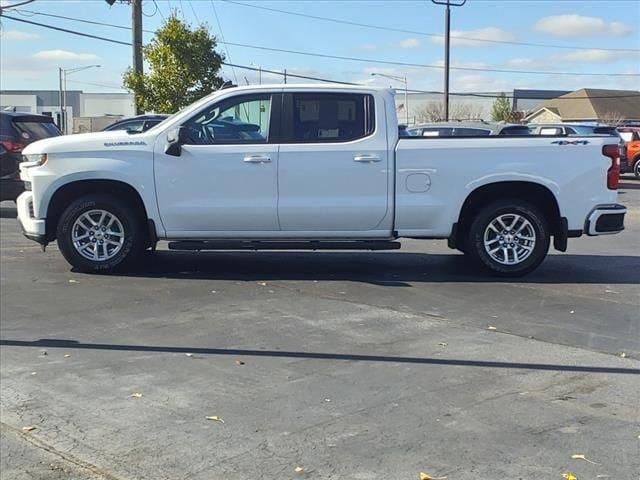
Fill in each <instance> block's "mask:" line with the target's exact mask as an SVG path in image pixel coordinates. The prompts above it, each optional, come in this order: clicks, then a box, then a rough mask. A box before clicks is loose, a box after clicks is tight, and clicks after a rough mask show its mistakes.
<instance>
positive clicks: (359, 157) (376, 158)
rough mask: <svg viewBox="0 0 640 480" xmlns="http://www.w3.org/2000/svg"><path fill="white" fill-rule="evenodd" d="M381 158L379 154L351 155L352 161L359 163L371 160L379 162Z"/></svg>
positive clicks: (370, 161) (371, 161)
mask: <svg viewBox="0 0 640 480" xmlns="http://www.w3.org/2000/svg"><path fill="white" fill-rule="evenodd" d="M381 160H382V159H381V158H380V156H379V155H356V156H355V157H353V161H354V162H360V163H373V162H379V161H381Z"/></svg>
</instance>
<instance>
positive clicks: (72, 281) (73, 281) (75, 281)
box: [69, 279, 79, 283]
mask: <svg viewBox="0 0 640 480" xmlns="http://www.w3.org/2000/svg"><path fill="white" fill-rule="evenodd" d="M69 283H79V282H78V280H74V279H71V280H69Z"/></svg>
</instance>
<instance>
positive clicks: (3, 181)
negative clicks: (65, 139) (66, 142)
mask: <svg viewBox="0 0 640 480" xmlns="http://www.w3.org/2000/svg"><path fill="white" fill-rule="evenodd" d="M58 135H62V132H60V130H59V129H58V127H57V126H56V124H55V123H53V118H51V117H48V116H46V115H34V114H32V113H24V112H0V201H1V200H15V199H16V198H17V197H18V195H20V194H21V193H22V192H23V191H24V184H23V183H22V181H21V180H20V168H19V166H18V165H19V163H20V162H21V161H22V149H23V148H24V147H26V146H27V145H29V144H30V143H31V142H35V141H36V140H41V139H43V138H49V137H57V136H58Z"/></svg>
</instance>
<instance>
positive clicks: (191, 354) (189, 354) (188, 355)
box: [185, 353, 193, 357]
mask: <svg viewBox="0 0 640 480" xmlns="http://www.w3.org/2000/svg"><path fill="white" fill-rule="evenodd" d="M185 355H186V356H187V357H193V353H185Z"/></svg>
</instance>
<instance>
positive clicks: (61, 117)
mask: <svg viewBox="0 0 640 480" xmlns="http://www.w3.org/2000/svg"><path fill="white" fill-rule="evenodd" d="M58 88H59V89H58V106H59V107H60V113H59V116H58V128H59V129H60V130H63V125H64V109H63V106H62V67H58Z"/></svg>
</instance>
